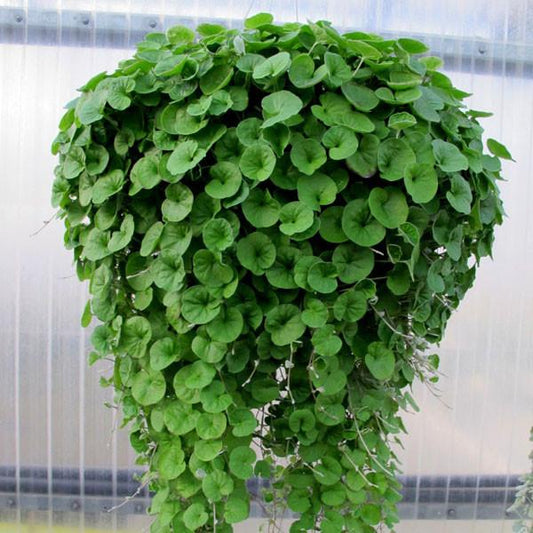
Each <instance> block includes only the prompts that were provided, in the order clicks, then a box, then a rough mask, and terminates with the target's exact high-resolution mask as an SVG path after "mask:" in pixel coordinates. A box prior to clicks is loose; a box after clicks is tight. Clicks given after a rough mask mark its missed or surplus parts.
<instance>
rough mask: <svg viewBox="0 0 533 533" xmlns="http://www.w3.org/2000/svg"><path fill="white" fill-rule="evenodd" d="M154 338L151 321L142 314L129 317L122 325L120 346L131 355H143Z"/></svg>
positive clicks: (138, 356)
mask: <svg viewBox="0 0 533 533" xmlns="http://www.w3.org/2000/svg"><path fill="white" fill-rule="evenodd" d="M151 338H152V327H151V325H150V322H149V321H148V320H147V319H146V318H144V317H141V316H136V317H132V318H128V319H127V320H126V321H125V322H124V325H123V326H122V332H121V336H120V348H121V350H122V351H123V352H124V353H127V354H128V355H130V356H131V357H137V358H140V357H143V356H144V354H145V353H146V347H147V346H148V343H149V342H150V339H151Z"/></svg>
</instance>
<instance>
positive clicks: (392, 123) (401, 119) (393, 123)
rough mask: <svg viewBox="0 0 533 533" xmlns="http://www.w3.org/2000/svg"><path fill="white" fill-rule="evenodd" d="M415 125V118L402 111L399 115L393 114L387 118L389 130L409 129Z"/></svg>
mask: <svg viewBox="0 0 533 533" xmlns="http://www.w3.org/2000/svg"><path fill="white" fill-rule="evenodd" d="M415 124H416V118H415V117H413V115H411V113H406V112H405V111H402V112H401V113H394V114H393V115H391V116H390V117H389V122H388V126H389V128H391V129H393V130H396V131H400V130H405V129H406V128H410V127H411V126H414V125H415Z"/></svg>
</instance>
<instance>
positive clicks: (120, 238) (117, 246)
mask: <svg viewBox="0 0 533 533" xmlns="http://www.w3.org/2000/svg"><path fill="white" fill-rule="evenodd" d="M134 230H135V223H134V222H133V216H132V215H130V214H128V215H126V216H125V217H124V218H123V219H122V222H121V223H120V229H119V230H118V231H114V232H113V234H112V235H111V239H109V244H108V245H107V247H108V249H109V251H110V252H111V253H114V252H118V251H119V250H122V248H125V247H126V246H127V245H128V244H129V243H130V241H131V238H132V237H133V232H134Z"/></svg>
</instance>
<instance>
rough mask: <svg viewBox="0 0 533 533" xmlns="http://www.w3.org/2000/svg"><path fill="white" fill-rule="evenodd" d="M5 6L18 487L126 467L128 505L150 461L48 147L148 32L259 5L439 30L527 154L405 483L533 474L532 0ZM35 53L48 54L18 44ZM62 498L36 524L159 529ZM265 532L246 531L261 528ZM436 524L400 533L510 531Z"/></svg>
mask: <svg viewBox="0 0 533 533" xmlns="http://www.w3.org/2000/svg"><path fill="white" fill-rule="evenodd" d="M4 7H7V8H13V9H16V10H17V11H16V13H17V15H16V16H15V15H13V16H14V17H15V18H13V19H12V20H11V19H10V21H9V23H6V24H0V43H3V44H0V117H1V125H0V155H1V158H0V161H1V162H2V178H1V179H0V244H1V246H2V262H1V263H0V264H1V270H0V273H1V276H0V295H1V296H0V298H1V301H2V303H3V305H2V308H1V310H0V315H1V320H0V361H1V363H0V466H13V467H15V472H16V475H15V479H16V488H19V487H20V483H21V472H23V469H24V468H25V467H29V466H41V467H44V468H45V469H46V471H47V473H48V476H47V481H46V483H48V484H49V487H48V488H49V489H51V484H52V481H53V478H52V476H51V474H52V471H53V469H54V468H56V467H72V468H74V469H77V470H78V471H79V472H80V473H82V472H84V471H85V470H86V469H87V468H91V467H101V468H104V469H109V470H110V471H111V472H113V478H112V486H113V490H114V493H115V494H116V492H117V474H116V472H117V469H118V468H125V467H131V466H133V464H134V453H133V452H132V451H131V450H130V448H129V443H128V438H127V432H126V431H117V424H118V418H117V411H116V409H113V408H112V409H109V408H106V407H104V402H109V403H112V401H113V398H112V391H111V390H110V389H101V388H100V387H99V385H98V381H99V378H100V376H101V375H107V374H108V373H109V369H110V365H109V363H106V362H103V363H101V364H99V365H95V367H92V368H89V367H87V363H86V358H87V354H88V351H89V340H88V337H89V333H88V332H87V331H84V330H83V329H82V328H81V327H80V323H79V318H80V314H81V312H82V309H83V306H84V303H85V298H86V288H85V287H84V286H83V285H81V284H80V283H79V281H78V280H77V278H76V277H75V274H74V271H73V268H72V261H71V254H70V252H67V251H65V250H64V249H63V247H62V245H61V242H62V227H61V223H59V222H58V221H52V222H50V223H49V224H46V225H45V227H42V226H43V221H45V220H49V219H50V217H51V216H52V214H53V210H52V209H51V207H50V206H49V198H50V188H51V183H52V179H53V167H54V165H55V158H54V157H53V156H51V154H50V152H49V146H50V143H51V140H52V139H53V137H54V136H55V134H56V125H57V122H58V120H59V117H60V116H61V114H62V110H61V107H62V105H63V104H64V103H65V102H67V101H68V100H70V99H71V98H73V97H74V96H75V91H74V89H75V88H76V87H79V86H81V85H82V84H83V83H84V82H85V81H86V80H87V78H89V77H90V76H91V75H92V74H94V73H97V72H100V71H102V70H106V69H107V70H112V69H113V68H114V67H115V65H116V63H117V62H118V61H119V60H120V59H123V58H125V57H127V56H128V55H129V54H130V53H131V52H130V51H129V50H127V49H125V48H126V47H127V46H131V45H132V44H133V43H132V37H131V35H132V28H135V29H136V30H137V29H140V30H142V31H151V30H157V29H162V28H164V27H166V25H168V24H169V23H170V22H171V21H174V20H176V18H180V17H181V18H183V19H184V21H185V22H187V23H190V24H191V25H194V24H196V23H197V22H199V21H203V20H206V19H209V20H217V21H219V22H225V23H226V24H227V25H228V26H237V25H239V24H240V23H241V21H242V18H243V17H244V16H246V15H249V14H252V13H255V12H258V11H270V12H272V13H273V14H274V15H275V17H276V18H277V19H278V20H300V21H305V20H307V19H329V20H331V21H332V22H333V23H334V24H336V25H338V26H340V27H345V28H356V29H360V30H364V31H373V32H377V33H380V32H384V33H386V34H402V35H405V34H415V35H418V36H423V38H424V40H425V41H426V42H427V43H428V44H429V45H430V46H431V47H433V48H434V49H436V50H440V51H442V52H443V53H445V55H446V71H447V72H448V74H449V75H450V76H451V78H452V79H453V81H454V83H455V84H456V85H457V86H458V87H460V88H462V89H464V90H467V91H470V92H472V93H474V96H473V97H472V98H470V99H469V100H468V105H469V106H471V107H473V108H476V109H487V110H491V111H493V112H494V117H492V118H490V119H484V122H483V124H484V126H485V127H486V131H487V136H488V137H495V138H497V139H499V140H501V141H502V142H504V143H505V144H506V145H507V146H508V147H509V149H510V150H511V152H512V153H513V156H514V158H515V159H516V163H505V167H504V168H505V172H504V174H505V176H506V178H507V179H508V181H507V182H505V183H502V184H501V189H502V195H503V198H504V201H505V208H506V211H507V213H508V215H509V217H508V218H507V219H506V221H505V224H504V226H503V227H502V228H500V229H499V230H498V232H497V236H496V244H495V250H494V261H493V262H491V261H490V260H485V261H484V262H483V264H482V266H481V268H480V270H479V272H478V278H477V281H476V284H475V287H474V289H472V290H471V291H470V293H468V295H467V297H466V298H465V300H464V302H463V303H462V305H461V308H460V310H459V311H458V312H457V313H456V314H455V315H454V316H453V317H452V319H451V320H450V324H449V327H448V331H447V335H446V338H445V340H444V342H443V343H442V345H441V346H440V347H439V348H436V350H435V351H437V352H438V353H439V354H440V355H441V360H442V367H441V371H442V377H441V381H440V383H439V384H438V385H437V387H436V390H429V389H428V388H427V387H425V386H422V385H420V386H417V387H415V393H414V396H415V397H416V399H417V400H418V403H419V404H420V408H421V412H420V413H418V414H416V415H411V414H406V415H405V420H406V425H407V428H408V430H409V435H408V436H407V437H405V439H404V444H405V451H402V452H400V453H401V457H402V459H403V467H404V473H405V474H410V475H416V476H419V479H420V478H421V476H428V475H429V476H442V475H444V476H446V477H447V479H448V480H451V478H452V476H467V475H473V476H476V478H477V479H480V477H479V476H485V475H495V474H503V475H505V476H509V475H513V474H518V473H521V472H525V471H527V469H528V453H529V451H530V450H529V446H530V443H529V442H528V435H529V427H530V426H531V425H532V424H533V335H532V334H531V331H530V327H528V326H529V324H530V323H531V319H532V318H533V278H532V276H531V274H530V270H531V268H530V265H531V264H532V260H533V221H532V217H531V215H530V205H532V203H533V190H532V186H531V179H532V170H533V169H532V156H531V153H532V151H533V126H532V125H533V99H532V97H531V95H532V94H533V79H532V77H531V62H532V61H533V52H532V50H533V29H532V28H533V24H532V23H533V5H532V2H531V1H528V0H509V1H506V2H503V1H499V0H489V1H488V2H487V1H483V2H482V1H481V0H468V1H462V0H450V1H447V2H443V1H441V0H431V1H427V0H426V1H422V0H407V1H406V0H394V1H387V0H359V1H352V0H331V1H324V0H321V1H311V0H310V1H307V2H304V1H292V0H264V1H261V0H254V1H247V2H239V1H237V0H225V1H218V0H204V1H200V0H191V1H189V2H181V1H180V2H177V1H176V2H171V1H169V0H166V1H165V0H157V1H154V2H145V1H142V0H126V1H123V0H117V1H115V0H105V1H100V0H98V1H97V0H62V1H61V0H59V1H55V0H53V1H52V0H27V1H26V2H23V1H18V0H10V1H9V2H2V3H1V4H0V8H4ZM110 14H112V16H111V15H110ZM17 17H20V21H19V18H17ZM43 28H44V29H43ZM24 42H31V43H32V44H31V45H24V44H9V43H24ZM36 43H39V44H36ZM65 43H66V44H68V45H69V46H66V45H65ZM73 44H75V45H76V46H72V45H73ZM103 47H105V48H103ZM527 61H529V63H527ZM41 228H42V229H41ZM38 230H41V231H39V232H38V233H36V234H35V232H37V231H38ZM48 494H49V504H50V505H49V506H48V507H49V509H51V510H50V511H49V512H45V513H44V514H43V513H41V514H38V515H35V516H34V517H33V519H35V520H39V521H43V520H44V522H45V523H46V524H48V526H52V525H55V524H59V523H62V522H67V523H70V524H73V525H74V526H75V527H76V528H77V529H78V528H79V530H80V531H82V530H83V528H84V527H85V526H87V527H88V526H94V527H100V528H102V529H106V530H112V531H117V530H118V529H120V528H121V527H122V526H124V525H127V524H129V525H130V527H131V529H132V531H141V530H142V529H143V527H144V525H145V524H146V523H147V522H146V520H144V519H142V518H137V519H136V521H134V520H133V518H131V517H130V518H129V519H126V518H124V517H123V516H122V515H117V514H116V513H100V514H90V513H83V512H72V513H66V514H65V513H59V512H54V505H56V503H55V500H54V499H52V494H51V491H50V490H49V491H48ZM83 496H84V486H83V483H81V488H80V499H79V501H80V504H81V505H82V509H81V510H83V505H84V502H87V501H88V500H87V499H84V498H83ZM73 511H77V510H76V509H73ZM447 511H448V502H447V501H445V502H444V503H443V505H442V517H443V518H445V517H448V518H453V517H452V516H451V515H447ZM413 513H414V514H413V517H414V516H418V514H419V513H418V512H417V509H415V510H414V511H413ZM472 513H473V514H472V516H475V515H476V510H475V508H474V509H473V511H472ZM32 516H33V515H32V514H31V513H29V514H28V513H27V512H26V511H21V510H20V508H18V507H16V508H13V509H12V510H11V511H6V510H5V509H0V522H1V520H3V519H5V520H7V519H9V520H14V521H19V522H25V521H28V520H32ZM254 524H255V523H254ZM254 524H253V523H252V522H250V523H249V524H247V525H244V526H242V527H240V529H239V531H242V532H244V531H257V526H256V525H254ZM429 524H430V523H429V522H418V523H415V522H407V521H406V522H405V523H404V524H403V525H402V526H401V527H400V528H398V531H400V532H402V531H405V532H407V531H408V532H410V533H415V532H418V531H429V532H430V533H434V532H436V533H440V532H443V533H444V532H446V533H448V532H454V533H459V532H463V531H464V532H469V533H471V532H476V533H478V532H479V533H481V532H484V533H485V532H489V533H490V532H494V533H496V532H502V531H510V528H511V523H510V522H509V521H507V522H505V523H504V522H503V520H500V521H493V522H489V521H482V520H479V521H474V520H470V521H468V520H467V521H464V522H459V521H450V520H449V521H443V522H440V523H438V522H435V523H431V525H429ZM0 530H1V528H0Z"/></svg>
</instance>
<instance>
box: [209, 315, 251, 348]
mask: <svg viewBox="0 0 533 533" xmlns="http://www.w3.org/2000/svg"><path fill="white" fill-rule="evenodd" d="M243 327H244V321H243V318H242V315H241V313H240V312H239V311H238V310H237V309H235V308H232V307H228V308H223V309H222V310H221V311H220V313H219V314H218V315H217V317H216V318H215V319H214V320H212V321H211V322H209V324H207V333H209V336H210V337H211V338H212V339H213V340H214V341H218V342H226V343H229V342H233V341H235V340H237V339H238V337H239V336H240V334H241V333H242V330H243Z"/></svg>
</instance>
